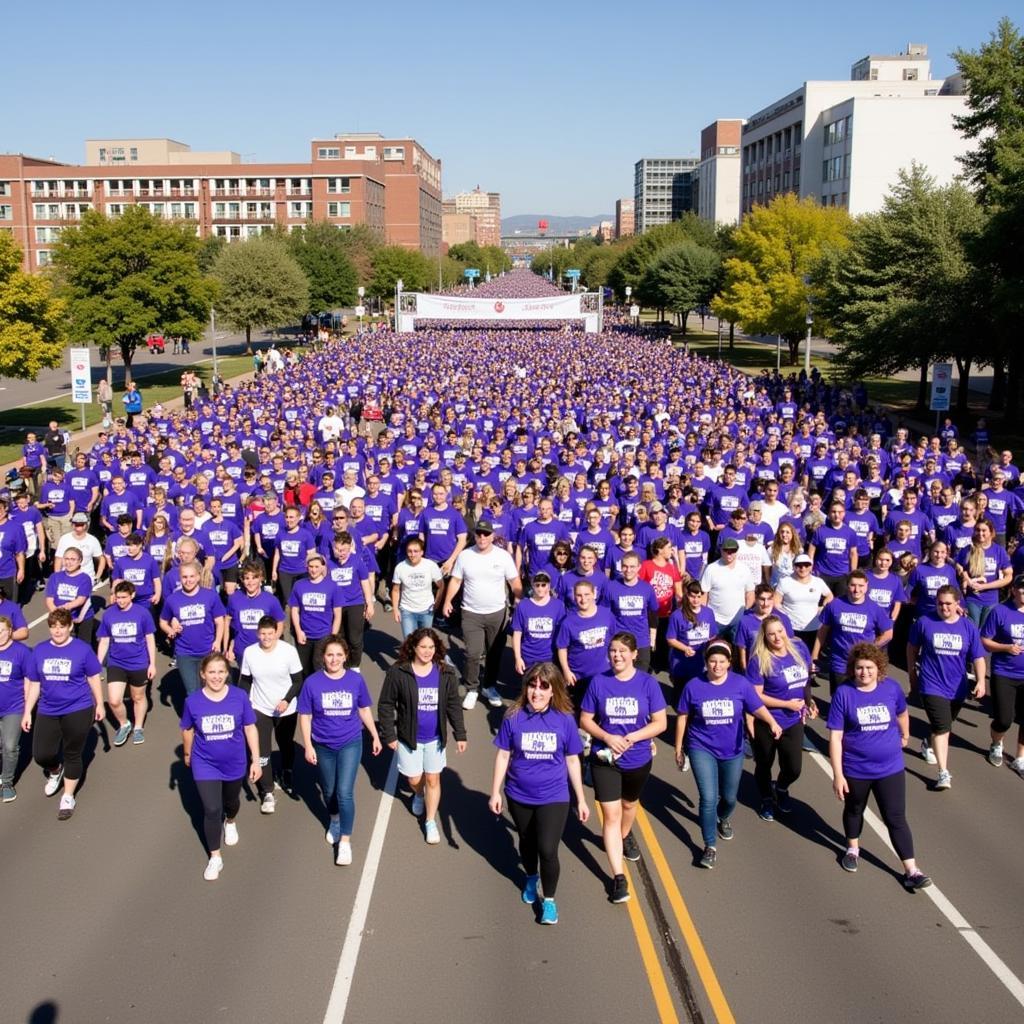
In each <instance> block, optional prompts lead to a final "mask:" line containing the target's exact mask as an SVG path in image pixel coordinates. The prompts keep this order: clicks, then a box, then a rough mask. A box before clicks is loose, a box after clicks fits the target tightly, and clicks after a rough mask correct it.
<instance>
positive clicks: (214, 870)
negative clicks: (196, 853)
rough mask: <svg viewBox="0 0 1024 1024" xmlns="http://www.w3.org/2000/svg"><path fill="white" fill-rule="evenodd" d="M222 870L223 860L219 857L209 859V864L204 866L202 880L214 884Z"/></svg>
mask: <svg viewBox="0 0 1024 1024" xmlns="http://www.w3.org/2000/svg"><path fill="white" fill-rule="evenodd" d="M223 870H224V861H223V859H222V858H220V857H211V858H210V863H209V864H207V865H206V870H205V871H204V872H203V878H205V879H206V881H208V882H216V881H217V879H218V878H219V877H220V873H221V871H223Z"/></svg>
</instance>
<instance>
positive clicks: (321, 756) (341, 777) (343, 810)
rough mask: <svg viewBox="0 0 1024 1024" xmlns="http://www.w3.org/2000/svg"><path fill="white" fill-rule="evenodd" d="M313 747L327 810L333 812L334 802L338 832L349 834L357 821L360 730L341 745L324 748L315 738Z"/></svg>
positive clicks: (360, 756) (361, 743)
mask: <svg viewBox="0 0 1024 1024" xmlns="http://www.w3.org/2000/svg"><path fill="white" fill-rule="evenodd" d="M313 748H314V749H315V750H316V766H317V769H318V770H319V772H320V788H321V789H322V790H323V794H324V803H325V804H327V812H328V813H329V814H333V811H332V804H335V803H336V804H337V808H338V817H339V819H340V820H341V834H342V835H343V836H350V835H352V826H353V824H355V820H356V799H355V788H356V772H358V771H359V762H360V761H361V760H362V758H363V734H362V731H360V733H359V735H358V736H357V737H356V738H355V739H354V740H352V741H350V742H349V743H346V744H345V745H344V746H343V747H338V748H337V749H335V748H334V747H325V746H324V745H323V744H322V743H317V742H316V741H315V740H314V742H313Z"/></svg>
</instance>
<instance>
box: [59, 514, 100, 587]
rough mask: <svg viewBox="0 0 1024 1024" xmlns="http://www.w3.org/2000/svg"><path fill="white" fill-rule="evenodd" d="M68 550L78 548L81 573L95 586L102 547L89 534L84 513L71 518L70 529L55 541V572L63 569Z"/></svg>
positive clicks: (87, 519)
mask: <svg viewBox="0 0 1024 1024" xmlns="http://www.w3.org/2000/svg"><path fill="white" fill-rule="evenodd" d="M68 548H78V550H79V551H81V552H82V571H83V572H85V573H87V574H88V576H89V578H90V579H91V580H92V582H93V584H94V585H95V583H96V573H97V570H98V568H100V560H101V559H102V558H103V547H102V545H101V544H100V542H99V541H98V540H97V539H96V538H95V537H94V536H93V535H92V534H91V533H90V532H89V516H88V515H87V514H86V513H85V512H76V513H75V514H74V515H73V516H72V517H71V529H70V530H68V532H67V533H65V534H62V535H61V538H60V540H58V541H57V550H56V551H55V552H54V554H55V555H56V561H55V563H54V568H55V571H56V572H60V570H61V569H62V568H63V565H64V552H65V551H67V549H68Z"/></svg>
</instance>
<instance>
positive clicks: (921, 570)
mask: <svg viewBox="0 0 1024 1024" xmlns="http://www.w3.org/2000/svg"><path fill="white" fill-rule="evenodd" d="M945 586H953V587H956V588H957V593H959V591H960V585H959V584H958V583H957V580H956V569H954V568H953V566H951V565H948V564H947V565H943V566H941V567H939V568H936V567H935V566H934V565H929V564H928V563H927V562H922V563H921V564H920V565H916V566H915V567H914V568H913V569H912V570H911V573H910V575H909V576H908V577H907V591H908V593H909V594H910V596H911V597H913V598H914V607H915V608H916V609H917V613H918V615H934V614H935V595H936V593H937V592H938V589H939V587H945Z"/></svg>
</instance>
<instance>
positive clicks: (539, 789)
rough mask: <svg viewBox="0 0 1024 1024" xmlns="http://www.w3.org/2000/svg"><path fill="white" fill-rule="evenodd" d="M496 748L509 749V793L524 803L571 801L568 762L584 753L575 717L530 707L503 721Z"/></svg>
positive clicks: (495, 739) (560, 712)
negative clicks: (572, 757) (567, 759)
mask: <svg viewBox="0 0 1024 1024" xmlns="http://www.w3.org/2000/svg"><path fill="white" fill-rule="evenodd" d="M494 745H495V746H496V747H497V748H498V749H499V750H508V751H510V752H511V755H512V756H511V757H510V758H509V762H508V774H507V775H506V776H505V793H506V794H507V795H508V796H509V797H510V798H511V799H512V800H518V801H519V802H520V803H522V804H534V805H535V804H553V803H564V802H566V801H568V799H569V781H568V780H569V775H568V770H567V769H566V766H565V759H566V758H567V757H571V756H573V755H575V754H581V753H582V752H583V743H582V741H581V740H580V735H579V731H578V730H577V728H576V722H575V721H574V719H573V717H572V715H568V714H566V713H565V712H563V711H555V710H553V709H552V708H548V709H547V710H546V711H534V710H533V709H532V708H531V707H529V706H527V707H525V708H523V709H522V710H521V711H517V712H514V713H513V714H510V715H508V716H507V717H506V718H504V719H502V722H501V725H500V726H499V728H498V735H497V736H495V737H494Z"/></svg>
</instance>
